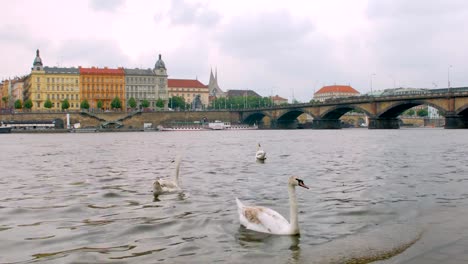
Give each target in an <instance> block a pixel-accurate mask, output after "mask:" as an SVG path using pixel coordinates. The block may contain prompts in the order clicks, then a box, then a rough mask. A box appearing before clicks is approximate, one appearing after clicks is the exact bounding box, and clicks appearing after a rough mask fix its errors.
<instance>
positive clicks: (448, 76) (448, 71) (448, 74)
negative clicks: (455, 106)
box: [447, 65, 452, 92]
mask: <svg viewBox="0 0 468 264" xmlns="http://www.w3.org/2000/svg"><path fill="white" fill-rule="evenodd" d="M450 68H452V65H449V66H448V68H447V84H448V86H447V88H448V91H449V92H450Z"/></svg>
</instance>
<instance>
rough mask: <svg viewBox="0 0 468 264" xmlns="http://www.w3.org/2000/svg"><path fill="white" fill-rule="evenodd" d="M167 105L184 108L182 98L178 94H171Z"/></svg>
mask: <svg viewBox="0 0 468 264" xmlns="http://www.w3.org/2000/svg"><path fill="white" fill-rule="evenodd" d="M169 107H170V108H173V109H174V108H179V109H185V100H184V98H183V97H180V96H173V97H171V98H169Z"/></svg>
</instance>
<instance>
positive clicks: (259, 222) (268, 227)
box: [237, 199, 290, 234]
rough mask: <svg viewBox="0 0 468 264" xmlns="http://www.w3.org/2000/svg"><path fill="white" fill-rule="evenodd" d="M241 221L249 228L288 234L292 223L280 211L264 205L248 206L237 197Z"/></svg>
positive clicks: (270, 232)
mask: <svg viewBox="0 0 468 264" xmlns="http://www.w3.org/2000/svg"><path fill="white" fill-rule="evenodd" d="M237 206H238V212H239V220H240V223H241V224H242V225H243V226H245V227H246V228H247V229H250V230H253V231H257V232H262V233H269V234H287V232H288V230H289V229H290V224H289V222H288V220H286V219H285V218H284V217H283V216H282V215H280V214H279V213H278V212H276V211H274V210H272V209H270V208H267V207H262V206H246V205H244V204H242V202H240V201H239V200H238V199H237Z"/></svg>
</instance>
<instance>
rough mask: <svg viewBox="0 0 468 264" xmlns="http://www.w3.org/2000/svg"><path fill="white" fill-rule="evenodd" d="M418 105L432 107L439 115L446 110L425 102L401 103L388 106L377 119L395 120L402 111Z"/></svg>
mask: <svg viewBox="0 0 468 264" xmlns="http://www.w3.org/2000/svg"><path fill="white" fill-rule="evenodd" d="M418 105H429V106H432V107H434V108H435V109H437V110H439V112H440V113H445V112H446V109H444V108H443V107H441V106H439V105H437V104H433V103H432V102H430V101H425V100H411V101H403V102H397V103H394V104H391V105H390V106H388V107H386V108H384V109H383V110H382V111H381V112H379V113H377V117H379V118H396V117H398V116H399V115H401V114H402V113H403V112H404V111H406V110H408V109H410V108H412V107H415V106H418Z"/></svg>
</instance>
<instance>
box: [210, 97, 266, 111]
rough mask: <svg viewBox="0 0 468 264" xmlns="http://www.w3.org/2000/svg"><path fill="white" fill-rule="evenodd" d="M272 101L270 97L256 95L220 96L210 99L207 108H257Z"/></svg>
mask: <svg viewBox="0 0 468 264" xmlns="http://www.w3.org/2000/svg"><path fill="white" fill-rule="evenodd" d="M271 105H272V101H271V98H270V97H258V96H232V97H220V98H216V99H214V100H213V101H211V105H210V106H209V107H208V108H209V109H224V108H227V109H231V108H232V109H239V108H240V109H243V108H258V107H267V106H271Z"/></svg>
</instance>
